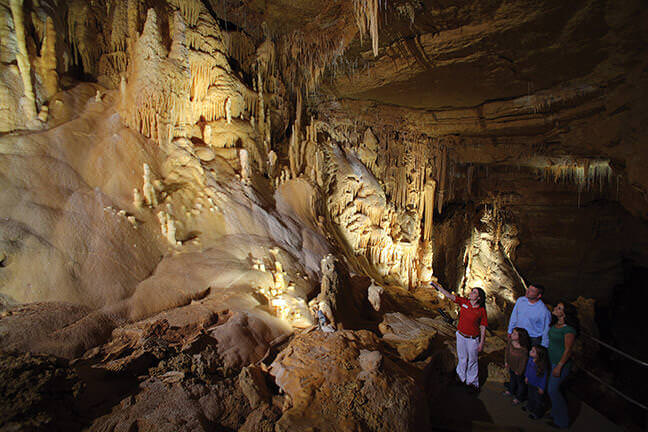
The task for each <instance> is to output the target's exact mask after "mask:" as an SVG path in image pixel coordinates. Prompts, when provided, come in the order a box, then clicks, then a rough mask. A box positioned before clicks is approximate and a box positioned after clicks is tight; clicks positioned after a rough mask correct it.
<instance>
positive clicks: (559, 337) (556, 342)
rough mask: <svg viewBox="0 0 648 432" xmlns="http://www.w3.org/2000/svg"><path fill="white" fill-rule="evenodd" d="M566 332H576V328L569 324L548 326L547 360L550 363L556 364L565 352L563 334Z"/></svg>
mask: <svg viewBox="0 0 648 432" xmlns="http://www.w3.org/2000/svg"><path fill="white" fill-rule="evenodd" d="M568 333H573V334H576V329H575V328H574V327H572V326H569V325H565V326H563V327H560V328H557V327H551V328H549V361H550V362H551V364H552V365H555V364H557V363H558V362H559V361H560V359H561V358H562V356H563V354H564V353H565V335H566V334H568Z"/></svg>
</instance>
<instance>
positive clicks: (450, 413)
mask: <svg viewBox="0 0 648 432" xmlns="http://www.w3.org/2000/svg"><path fill="white" fill-rule="evenodd" d="M503 390H504V387H503V386H502V384H499V383H491V382H487V383H486V384H485V385H484V386H483V387H482V390H481V392H480V393H479V394H478V395H471V394H469V393H467V392H466V391H465V389H464V388H462V387H460V386H450V387H449V388H448V391H447V392H445V393H444V395H443V398H442V399H441V400H439V401H438V402H435V403H433V408H432V412H433V416H432V429H433V430H438V431H495V430H497V431H529V432H534V431H553V430H556V429H553V428H552V427H550V426H549V425H548V424H547V423H546V422H548V421H549V417H546V418H544V419H541V420H531V419H530V418H529V417H528V416H527V413H526V412H524V411H522V410H521V409H520V408H519V407H516V406H513V405H512V404H511V399H510V398H509V397H507V396H504V395H503V394H502V391H503ZM567 400H568V403H569V413H570V416H571V417H572V418H573V419H574V420H573V421H572V424H571V426H570V428H569V430H570V431H574V432H581V431H583V432H585V431H588V432H589V431H594V430H595V431H599V432H608V431H609V432H613V431H614V432H616V431H622V430H623V429H622V428H621V427H619V426H617V425H615V424H614V423H612V422H611V421H610V420H608V419H607V418H606V417H604V416H603V415H602V414H601V413H599V412H597V411H595V410H594V409H593V408H592V407H590V406H589V405H587V404H586V403H585V402H583V401H581V400H578V399H577V398H576V397H575V396H574V395H573V394H571V393H568V394H567Z"/></svg>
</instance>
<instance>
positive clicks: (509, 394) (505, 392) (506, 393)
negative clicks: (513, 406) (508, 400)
mask: <svg viewBox="0 0 648 432" xmlns="http://www.w3.org/2000/svg"><path fill="white" fill-rule="evenodd" d="M502 394H503V395H504V396H512V395H511V392H510V391H508V390H504V391H503V392H502Z"/></svg>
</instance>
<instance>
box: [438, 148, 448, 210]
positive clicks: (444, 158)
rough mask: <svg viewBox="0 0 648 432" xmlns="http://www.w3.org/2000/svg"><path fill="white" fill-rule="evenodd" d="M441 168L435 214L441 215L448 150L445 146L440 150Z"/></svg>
mask: <svg viewBox="0 0 648 432" xmlns="http://www.w3.org/2000/svg"><path fill="white" fill-rule="evenodd" d="M440 162H441V166H440V169H439V202H438V204H437V212H438V213H441V212H442V211H443V203H444V199H445V194H446V183H447V182H446V169H447V165H448V149H447V147H446V146H443V149H442V150H441V158H440Z"/></svg>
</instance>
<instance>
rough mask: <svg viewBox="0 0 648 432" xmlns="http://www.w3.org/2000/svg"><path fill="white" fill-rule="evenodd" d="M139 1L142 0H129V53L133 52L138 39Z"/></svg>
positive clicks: (127, 13)
mask: <svg viewBox="0 0 648 432" xmlns="http://www.w3.org/2000/svg"><path fill="white" fill-rule="evenodd" d="M139 2H140V0H127V6H126V15H127V26H128V40H127V47H128V53H129V54H131V53H132V52H133V47H134V46H135V41H136V40H137V17H138V16H139Z"/></svg>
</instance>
